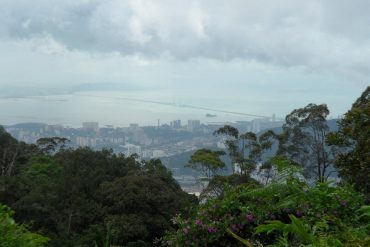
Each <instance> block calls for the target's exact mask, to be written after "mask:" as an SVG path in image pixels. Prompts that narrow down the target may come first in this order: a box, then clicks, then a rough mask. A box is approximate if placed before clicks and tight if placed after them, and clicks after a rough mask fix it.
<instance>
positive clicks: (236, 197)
mask: <svg viewBox="0 0 370 247" xmlns="http://www.w3.org/2000/svg"><path fill="white" fill-rule="evenodd" d="M363 204H364V200H363V197H362V195H360V194H358V193H356V192H355V191H354V190H353V189H352V188H351V187H334V186H331V184H330V183H318V184H316V185H314V186H310V185H308V184H306V183H305V182H302V181H299V180H298V179H289V180H287V182H286V183H272V184H270V185H267V186H265V187H260V188H251V187H250V186H247V185H245V186H240V187H237V188H234V189H229V191H228V192H227V193H226V194H225V196H224V197H223V198H222V199H214V200H210V201H208V202H207V203H205V204H204V205H200V206H199V207H198V208H197V209H196V210H195V211H194V212H193V214H192V216H191V217H189V218H187V219H185V218H182V217H181V216H178V217H176V218H175V219H174V223H175V224H176V225H177V226H178V229H177V230H176V231H172V232H169V233H167V235H166V236H165V237H164V238H163V245H164V246H199V245H200V244H202V245H205V246H304V244H307V245H309V244H311V246H355V245H356V246H369V245H366V244H369V243H370V242H369V241H370V239H369V217H368V215H367V214H368V211H366V208H362V209H361V210H362V211H361V212H360V211H358V210H359V209H360V207H361V206H362V205H363ZM364 210H365V211H364ZM360 213H362V217H359V216H360ZM238 240H239V241H238ZM285 244H287V245H285Z"/></svg>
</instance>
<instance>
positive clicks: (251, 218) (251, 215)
mask: <svg viewBox="0 0 370 247" xmlns="http://www.w3.org/2000/svg"><path fill="white" fill-rule="evenodd" d="M245 218H246V219H247V221H249V222H252V221H253V220H254V217H253V214H247V215H246V216H245Z"/></svg>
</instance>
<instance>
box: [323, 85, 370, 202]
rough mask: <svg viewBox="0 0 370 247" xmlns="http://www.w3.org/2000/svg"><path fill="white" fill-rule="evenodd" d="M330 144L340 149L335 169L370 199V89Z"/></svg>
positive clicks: (359, 100)
mask: <svg viewBox="0 0 370 247" xmlns="http://www.w3.org/2000/svg"><path fill="white" fill-rule="evenodd" d="M328 142H329V143H330V144H331V145H333V146H336V147H338V148H340V151H341V152H340V153H339V155H338V156H337V158H336V161H335V165H336V167H337V169H338V171H339V174H340V176H341V178H343V179H344V180H345V181H347V182H349V183H351V184H354V185H355V187H356V188H357V189H358V190H360V191H362V192H365V193H366V194H367V195H368V196H369V197H370V87H367V88H366V90H365V91H364V92H363V93H362V95H361V96H360V97H359V98H358V99H357V100H356V102H355V103H354V104H353V105H352V108H351V110H349V111H348V112H347V113H346V114H345V116H344V118H343V119H342V120H341V121H340V122H339V130H338V131H337V132H335V133H332V134H330V135H329V136H328Z"/></svg>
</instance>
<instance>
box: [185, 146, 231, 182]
mask: <svg viewBox="0 0 370 247" xmlns="http://www.w3.org/2000/svg"><path fill="white" fill-rule="evenodd" d="M224 154H225V153H224V152H222V151H212V150H209V149H199V150H197V151H196V152H195V153H194V154H193V155H192V156H191V157H190V160H189V164H188V165H186V166H188V167H191V168H193V169H195V170H198V171H200V172H201V174H202V175H203V176H205V177H206V178H207V179H210V178H211V177H213V176H215V175H217V172H218V171H219V170H221V169H223V168H224V167H225V163H224V162H223V161H222V160H221V159H220V156H221V155H224Z"/></svg>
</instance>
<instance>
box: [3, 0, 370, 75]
mask: <svg viewBox="0 0 370 247" xmlns="http://www.w3.org/2000/svg"><path fill="white" fill-rule="evenodd" d="M0 3H1V5H2V7H3V9H5V11H4V14H3V15H2V17H0V21H1V24H2V25H0V26H1V27H0V35H1V37H3V38H6V39H32V38H35V37H36V38H37V37H44V36H48V37H52V38H53V39H54V40H55V41H56V42H58V43H60V44H62V45H63V46H65V47H66V48H67V49H69V50H71V51H74V50H77V51H83V52H103V53H104V52H107V53H110V52H120V53H121V54H122V55H135V54H139V55H141V56H144V57H160V56H161V55H163V54H169V55H170V56H172V57H174V58H177V59H191V58H197V57H202V58H210V59H218V60H231V59H247V60H256V61H259V62H263V63H271V64H275V65H278V66H301V67H303V68H305V69H307V70H319V71H327V70H330V71H334V72H335V73H339V74H341V75H346V76H348V77H351V78H356V79H360V80H361V79H364V78H367V77H368V76H369V75H370V68H367V66H365V65H367V64H370V39H369V35H370V25H368V23H370V15H369V14H368V11H369V10H370V2H369V1H367V0H363V1H361V0H354V1H345V0H335V1H334V0H328V1H324V0H322V1H319V0H312V1H296V0H282V1H267V0H261V1H252V0H230V1H221V0H204V1H200V0H199V1H196V0H178V1H173V0H161V1H152V0H127V1H121V0H106V1H98V0H64V1H57V0H34V1H27V0H20V1H14V0H2V1H0Z"/></svg>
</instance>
